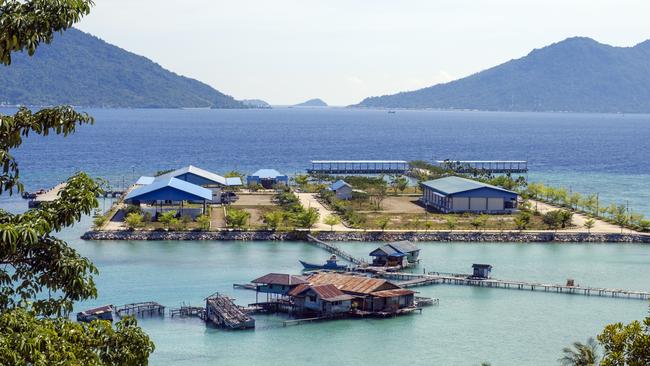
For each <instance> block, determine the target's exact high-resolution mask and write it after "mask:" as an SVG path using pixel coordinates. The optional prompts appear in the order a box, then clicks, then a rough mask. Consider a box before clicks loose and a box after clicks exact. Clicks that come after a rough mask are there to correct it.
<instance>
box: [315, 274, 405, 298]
mask: <svg viewBox="0 0 650 366" xmlns="http://www.w3.org/2000/svg"><path fill="white" fill-rule="evenodd" d="M307 280H308V281H309V283H311V284H312V285H326V284H332V285H334V286H336V287H337V288H338V289H339V290H341V291H343V292H352V293H358V294H370V293H372V292H374V291H378V290H387V289H396V288H399V286H397V285H395V284H393V283H391V282H388V281H386V280H382V279H378V278H369V277H361V276H348V275H341V274H336V273H317V274H314V275H311V276H309V277H307Z"/></svg>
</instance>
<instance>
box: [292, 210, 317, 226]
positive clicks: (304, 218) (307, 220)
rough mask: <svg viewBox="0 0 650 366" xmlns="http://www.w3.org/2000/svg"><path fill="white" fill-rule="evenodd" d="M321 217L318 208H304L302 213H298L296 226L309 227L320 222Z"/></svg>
mask: <svg viewBox="0 0 650 366" xmlns="http://www.w3.org/2000/svg"><path fill="white" fill-rule="evenodd" d="M319 217H320V214H319V213H318V210H317V209H315V208H313V207H311V208H309V209H307V210H303V212H301V213H298V214H296V215H295V218H294V220H295V223H296V226H298V227H300V228H305V229H309V228H311V227H312V226H314V225H315V224H316V223H317V222H318V219H319Z"/></svg>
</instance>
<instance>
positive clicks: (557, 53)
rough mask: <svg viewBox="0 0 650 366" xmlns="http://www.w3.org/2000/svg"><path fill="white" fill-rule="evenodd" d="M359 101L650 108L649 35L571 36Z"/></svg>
mask: <svg viewBox="0 0 650 366" xmlns="http://www.w3.org/2000/svg"><path fill="white" fill-rule="evenodd" d="M357 106H360V107H383V108H439V109H478V110H504V111H572V112H650V40H648V41H645V42H643V43H640V44H638V45H636V46H634V47H613V46H609V45H605V44H601V43H598V42H596V41H594V40H593V39H590V38H582V37H575V38H568V39H566V40H564V41H561V42H558V43H555V44H552V45H550V46H547V47H544V48H541V49H536V50H533V51H532V52H530V53H529V54H528V55H527V56H525V57H522V58H520V59H516V60H511V61H508V62H506V63H504V64H501V65H499V66H496V67H493V68H491V69H488V70H485V71H482V72H479V73H477V74H474V75H471V76H468V77H466V78H462V79H459V80H456V81H452V82H449V83H446V84H438V85H434V86H432V87H428V88H424V89H420V90H415V91H410V92H402V93H398V94H393V95H385V96H381V97H371V98H366V99H365V100H363V101H362V102H361V103H359V104H358V105H357Z"/></svg>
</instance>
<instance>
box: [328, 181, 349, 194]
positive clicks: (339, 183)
mask: <svg viewBox="0 0 650 366" xmlns="http://www.w3.org/2000/svg"><path fill="white" fill-rule="evenodd" d="M344 186H348V187H350V188H352V186H351V185H349V184H348V183H347V182H346V181H344V180H342V179H339V180H337V181H336V182H334V183H332V184H331V185H330V190H332V191H336V190H337V189H341V188H343V187H344Z"/></svg>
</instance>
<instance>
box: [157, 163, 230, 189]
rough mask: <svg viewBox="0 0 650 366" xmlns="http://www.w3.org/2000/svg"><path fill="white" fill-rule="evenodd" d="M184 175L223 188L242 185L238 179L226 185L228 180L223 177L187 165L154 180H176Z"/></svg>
mask: <svg viewBox="0 0 650 366" xmlns="http://www.w3.org/2000/svg"><path fill="white" fill-rule="evenodd" d="M186 174H192V175H195V176H197V177H200V178H202V179H203V180H205V181H208V182H211V183H215V184H220V185H224V186H233V185H239V186H240V185H242V183H241V179H239V178H236V179H233V180H231V181H230V182H231V184H229V183H228V182H229V181H228V178H224V177H222V176H220V175H219V174H215V173H212V172H209V171H207V170H205V169H201V168H199V167H195V166H194V165H188V166H186V167H184V168H180V169H176V170H174V171H173V172H169V173H166V174H163V175H161V176H158V177H156V179H166V178H172V177H174V178H178V177H180V176H182V175H186ZM183 180H186V179H183ZM199 180H201V179H199ZM208 184H209V183H208Z"/></svg>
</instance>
